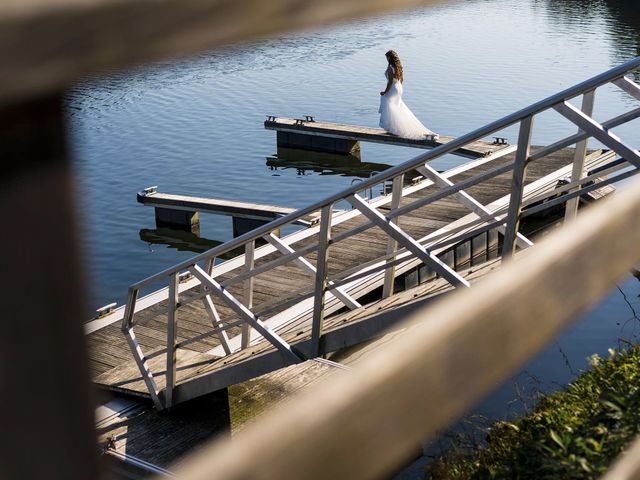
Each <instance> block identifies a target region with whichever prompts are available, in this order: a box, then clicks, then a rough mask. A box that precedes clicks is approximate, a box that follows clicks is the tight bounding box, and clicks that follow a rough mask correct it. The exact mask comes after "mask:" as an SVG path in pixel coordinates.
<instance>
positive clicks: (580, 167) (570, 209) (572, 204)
mask: <svg viewBox="0 0 640 480" xmlns="http://www.w3.org/2000/svg"><path fill="white" fill-rule="evenodd" d="M595 94H596V91H595V90H590V91H588V92H585V94H584V96H583V97H582V113H584V114H585V115H587V116H589V117H590V116H591V115H593V103H594V100H595ZM581 132H582V130H581V129H578V133H581ZM588 141H589V137H586V138H585V139H583V140H580V141H579V142H578V143H576V151H575V154H574V157H573V170H572V171H571V181H572V182H575V181H576V180H580V179H581V178H582V177H584V175H585V171H584V159H585V156H586V154H587V143H588ZM579 202H580V198H579V197H576V198H572V199H571V200H569V201H568V202H567V203H566V207H565V214H564V221H565V222H568V221H571V220H573V219H574V218H576V215H577V214H578V204H579Z"/></svg>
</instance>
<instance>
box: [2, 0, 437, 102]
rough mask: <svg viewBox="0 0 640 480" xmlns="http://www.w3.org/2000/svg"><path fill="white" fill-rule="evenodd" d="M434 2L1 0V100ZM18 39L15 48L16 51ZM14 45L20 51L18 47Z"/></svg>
mask: <svg viewBox="0 0 640 480" xmlns="http://www.w3.org/2000/svg"><path fill="white" fill-rule="evenodd" d="M437 3H442V2H441V0H397V1H396V2H394V3H388V2H385V1H382V0H376V1H369V0H346V1H345V0H236V1H233V2H228V1H224V0H211V1H202V0H162V1H152V0H122V1H112V0H57V1H55V2H51V1H47V0H10V1H8V2H7V1H4V2H0V58H2V60H3V61H2V64H1V65H0V85H2V89H0V103H7V102H10V101H17V100H19V99H24V98H26V97H29V96H31V97H36V96H40V95H42V94H45V93H48V92H52V91H61V90H63V89H64V88H66V87H68V86H69V85H70V84H72V83H73V82H75V81H77V80H79V79H82V78H83V77H85V76H86V75H87V74H89V73H92V72H96V71H104V70H113V69H117V68H123V67H128V66H133V65H136V64H141V63H145V62H152V61H157V60H162V59H165V58H170V57H176V56H184V55H189V54H191V53H194V52H197V51H202V50H209V49H211V48H213V47H217V46H226V45H229V44H230V43H233V42H235V41H239V40H242V41H246V40H249V39H252V38H258V37H260V38H263V37H264V36H265V35H269V34H275V33H278V32H283V31H290V30H294V29H299V28H306V27H311V26H318V25H323V24H329V23H332V22H336V21H345V20H348V19H354V18H357V17H359V16H361V15H367V14H377V13H382V12H389V11H394V10H398V9H400V8H411V7H416V6H418V5H428V4H437ZM16 45H20V49H16ZM18 50H19V51H18Z"/></svg>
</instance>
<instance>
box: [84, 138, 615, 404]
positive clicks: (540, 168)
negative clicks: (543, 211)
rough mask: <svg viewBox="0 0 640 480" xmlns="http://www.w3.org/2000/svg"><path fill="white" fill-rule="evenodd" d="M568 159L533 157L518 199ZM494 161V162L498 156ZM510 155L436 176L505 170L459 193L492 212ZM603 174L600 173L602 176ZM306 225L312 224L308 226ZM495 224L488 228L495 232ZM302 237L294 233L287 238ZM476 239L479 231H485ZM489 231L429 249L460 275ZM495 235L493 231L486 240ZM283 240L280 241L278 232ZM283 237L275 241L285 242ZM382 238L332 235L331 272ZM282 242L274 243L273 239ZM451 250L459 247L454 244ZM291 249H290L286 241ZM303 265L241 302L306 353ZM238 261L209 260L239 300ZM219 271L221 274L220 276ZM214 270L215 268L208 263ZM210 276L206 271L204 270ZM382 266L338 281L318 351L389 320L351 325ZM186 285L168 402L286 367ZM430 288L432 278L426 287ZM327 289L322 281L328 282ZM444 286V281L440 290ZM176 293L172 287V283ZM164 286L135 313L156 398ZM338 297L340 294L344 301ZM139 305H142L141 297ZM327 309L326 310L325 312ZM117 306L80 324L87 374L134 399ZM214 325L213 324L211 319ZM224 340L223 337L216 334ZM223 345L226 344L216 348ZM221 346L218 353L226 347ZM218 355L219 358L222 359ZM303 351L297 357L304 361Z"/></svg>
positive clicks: (361, 222) (410, 226) (422, 219)
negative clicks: (219, 328) (222, 325)
mask: <svg viewBox="0 0 640 480" xmlns="http://www.w3.org/2000/svg"><path fill="white" fill-rule="evenodd" d="M572 158H573V150H561V151H559V152H557V153H556V154H552V155H548V156H546V157H544V158H541V159H540V160H538V161H536V162H532V164H531V166H530V170H529V172H528V177H527V182H526V185H525V192H526V195H525V198H526V197H527V196H532V195H533V196H535V195H539V194H540V193H541V192H545V191H546V192H549V191H553V190H554V188H555V187H556V186H557V185H558V182H559V181H560V180H561V179H564V178H566V177H567V176H568V175H570V166H569V164H570V163H571V161H572ZM612 159H613V154H612V152H604V153H603V152H601V151H597V152H593V153H592V154H591V155H590V156H589V158H588V162H587V165H588V166H589V168H590V169H591V168H596V167H599V166H602V165H606V164H608V163H609V162H611V160H612ZM498 160H500V162H498ZM512 164H513V154H507V155H505V156H503V157H502V158H501V159H500V157H499V158H497V159H496V158H493V159H480V160H476V161H473V162H469V163H467V164H464V165H462V166H460V167H457V168H454V169H452V170H450V171H449V172H445V173H444V174H443V177H445V178H449V179H450V180H451V181H455V182H456V183H460V182H464V181H465V180H467V181H468V180H469V179H473V178H476V177H478V176H479V175H483V174H484V175H487V174H488V173H491V172H496V171H497V172H498V173H499V171H503V173H501V174H499V175H493V176H491V181H490V183H484V184H482V183H481V184H477V185H473V186H471V187H470V188H468V189H465V191H466V193H467V194H468V195H470V196H472V197H473V198H474V199H476V200H477V201H478V202H480V203H481V204H482V205H485V206H487V208H490V209H492V210H493V209H496V210H497V209H500V208H503V209H504V206H505V205H507V204H508V196H509V193H510V190H511V177H512V174H511V167H509V166H510V165H512ZM605 173H606V172H605ZM421 183H423V184H426V185H428V186H426V187H424V188H422V187H421V186H420V185H407V186H404V189H403V192H404V197H403V198H402V201H401V202H400V203H399V205H398V208H402V207H403V206H404V205H409V204H412V203H413V202H416V201H420V200H421V199H425V198H428V197H431V196H433V195H437V193H438V191H439V190H440V188H439V187H437V186H435V185H433V184H432V183H430V182H428V181H426V180H425V181H423V182H421ZM389 197H390V195H386V196H382V197H379V198H378V199H374V201H373V203H375V202H376V201H377V202H378V203H380V202H383V203H384V202H385V201H387V202H388V201H389ZM385 209H386V210H387V211H388V210H389V206H388V205H387V206H386V207H385V206H384V205H382V206H381V210H383V211H384V210H385ZM474 218H475V219H477V215H475V214H470V213H469V209H468V207H466V206H465V205H464V204H462V203H460V202H459V201H457V200H455V199H454V198H442V199H439V200H437V201H435V202H433V203H429V204H427V205H426V206H424V207H422V208H418V209H415V210H413V211H411V212H410V213H407V214H406V215H403V216H402V217H400V220H399V224H400V225H401V227H402V229H403V230H404V231H405V232H407V234H409V235H411V237H413V238H418V239H421V238H425V237H428V236H429V235H433V234H434V233H437V232H443V231H445V230H452V229H454V230H455V228H456V225H458V224H460V223H461V222H462V223H463V224H464V223H465V222H468V221H469V220H470V219H474ZM332 219H333V226H332V232H331V233H332V236H333V238H339V237H340V235H341V234H343V233H345V232H349V231H353V230H354V229H358V228H362V227H363V226H366V225H367V224H369V222H368V221H367V218H366V217H365V216H364V215H362V214H360V212H359V211H358V210H350V211H345V212H338V213H336V214H334V215H333V217H332ZM308 230H311V229H308ZM494 230H495V229H494ZM293 235H294V236H295V235H298V236H300V233H299V232H298V233H296V234H293ZM483 235H484V236H483ZM317 237H318V227H316V228H315V233H314V234H312V235H309V236H307V237H306V238H302V239H301V240H299V241H297V242H292V243H289V245H293V244H294V243H295V248H296V250H297V251H298V252H300V251H304V249H305V247H309V246H312V245H314V244H315V243H317V242H318V238H317ZM491 238H492V237H491V235H489V234H487V232H485V233H484V234H483V233H480V234H478V235H476V236H472V237H469V238H468V239H467V242H468V244H467V247H466V248H462V249H461V248H459V247H460V246H461V245H463V243H460V242H458V244H456V245H453V246H449V247H448V248H445V247H443V248H439V249H438V248H436V249H434V251H435V252H437V253H439V254H440V255H441V256H442V257H443V258H445V257H446V258H445V261H446V262H449V264H450V265H451V267H453V268H454V269H457V270H460V271H461V274H462V277H464V278H466V277H467V276H469V275H471V274H472V273H473V272H474V271H476V270H477V269H475V270H474V269H473V268H472V267H475V266H477V265H479V264H483V263H485V262H486V261H487V260H488V259H490V258H491V257H492V256H493V257H495V255H496V252H495V250H497V244H496V245H493V250H494V251H493V253H492V245H491V241H490V239H491ZM493 238H494V239H495V238H497V237H493ZM285 239H286V237H285ZM285 239H283V240H285ZM388 244H389V239H388V236H387V235H386V234H385V232H384V231H382V230H381V229H380V228H377V227H373V228H369V229H367V230H364V229H363V231H362V232H361V233H356V234H355V235H352V236H350V237H348V238H347V239H345V240H342V241H338V242H336V243H335V244H334V245H332V246H331V249H329V254H328V266H329V268H328V276H329V277H330V278H339V277H340V275H343V276H344V272H350V271H353V270H354V269H356V270H358V266H362V265H367V263H370V262H371V261H372V259H379V258H381V257H383V258H384V256H385V255H386V254H387V249H388ZM269 247H271V250H272V251H273V250H274V248H273V247H272V246H271V245H267V246H264V247H260V248H258V249H256V251H255V260H254V263H253V265H252V268H251V270H253V271H256V270H258V271H259V269H260V268H261V267H263V266H265V265H267V264H269V263H272V262H274V261H276V259H277V256H278V253H279V252H272V253H267V254H265V255H264V256H260V255H259V252H260V250H261V249H267V250H268V249H269ZM279 247H281V248H282V245H279ZM456 247H458V248H457V249H456ZM288 248H291V247H288ZM305 258H306V260H307V262H308V263H309V264H308V265H304V264H301V263H300V262H290V263H287V264H283V265H278V266H276V267H275V268H270V269H268V270H266V271H265V272H264V273H262V274H259V275H256V276H255V277H253V284H252V290H251V294H252V298H251V299H248V300H247V299H246V298H244V300H245V302H246V304H248V305H250V306H251V310H252V311H253V312H255V315H256V317H259V318H261V319H263V321H264V322H265V324H267V325H268V326H269V327H270V328H271V329H272V330H273V331H275V332H277V334H278V335H279V336H280V337H281V338H282V339H284V340H285V341H286V342H287V343H289V344H290V345H292V348H293V349H294V351H297V352H305V351H308V349H309V346H308V343H309V339H310V338H311V334H312V332H311V323H312V317H313V301H312V300H313V298H310V295H309V292H310V291H311V292H312V291H313V287H314V285H313V284H314V278H313V276H310V274H309V273H310V272H309V266H313V265H316V254H315V252H309V254H308V255H305ZM234 263H235V264H236V265H242V266H244V265H245V263H246V258H245V256H240V257H238V258H236V259H233V260H229V261H227V262H224V263H222V264H219V265H217V266H216V267H215V268H217V269H219V272H220V273H218V274H217V275H216V276H215V278H216V281H218V282H220V284H221V285H223V286H225V285H226V287H225V289H226V290H228V291H229V292H230V293H231V294H232V295H233V296H234V297H235V298H243V297H244V296H245V294H246V290H245V288H244V287H245V283H244V282H245V279H241V281H235V282H234V278H237V276H236V275H234V274H233V273H232V272H231V271H230V270H231V266H232V265H233V264H234ZM419 264H420V262H419V261H417V260H415V259H414V261H413V262H407V263H406V264H404V265H398V266H397V267H396V274H397V275H401V274H402V272H403V271H404V272H407V271H409V270H410V269H411V268H416V266H417V265H419ZM225 266H226V269H227V270H229V273H224V270H225ZM214 271H215V269H214ZM212 275H214V274H213V273H212ZM429 275H430V277H431V278H433V277H435V274H434V272H428V273H427V276H429ZM384 277H385V275H384V272H378V273H377V274H373V275H368V276H364V277H363V278H361V279H359V280H358V281H356V282H352V283H351V284H347V285H345V288H344V290H343V293H342V294H341V295H340V294H337V295H336V296H333V297H332V298H330V299H328V300H327V304H326V305H325V324H324V328H325V331H324V337H323V345H324V346H323V351H322V353H327V352H329V351H333V350H337V349H339V348H342V347H345V346H349V345H353V344H355V343H359V342H362V341H364V340H366V339H369V338H372V337H373V336H376V335H379V334H380V333H381V332H382V331H383V330H384V329H385V328H388V327H389V326H390V324H389V323H388V321H382V322H378V323H377V324H376V325H373V326H372V325H371V324H369V325H366V324H364V323H363V322H358V320H360V319H361V318H362V314H358V312H365V311H367V310H366V307H365V306H363V305H361V304H360V303H358V299H360V298H362V297H364V296H365V295H366V294H367V293H369V292H371V291H373V290H375V289H377V288H380V287H381V286H382V285H383V284H384ZM189 282H191V283H193V284H194V285H195V283H194V282H197V280H196V279H194V278H188V277H184V278H182V283H183V287H182V290H181V291H180V293H179V294H180V301H179V304H178V305H177V307H178V308H177V312H176V314H175V315H176V317H177V321H176V325H177V331H176V342H177V344H178V345H179V346H180V348H177V349H176V350H177V351H176V378H175V382H176V383H175V388H174V391H173V399H172V401H173V402H174V403H179V402H181V401H184V400H187V399H189V398H193V397H194V396H198V395H200V394H203V393H207V392H211V391H215V390H218V389H220V388H224V387H226V386H228V385H231V384H235V383H238V382H240V381H244V380H247V379H249V378H253V377H255V376H257V375H261V374H264V373H267V372H269V371H272V370H275V369H277V368H281V367H284V366H286V365H288V364H290V363H292V362H291V360H290V359H287V358H285V357H284V356H283V355H282V354H281V352H280V351H278V350H277V349H276V348H274V346H273V344H272V343H270V342H268V341H265V340H264V339H263V338H262V336H261V335H259V334H257V332H255V330H254V331H253V333H252V336H251V337H250V341H248V342H247V343H246V344H245V345H244V346H243V347H244V348H242V349H240V348H241V345H240V342H241V341H242V340H241V339H242V335H241V331H242V328H241V323H240V321H239V320H240V318H239V315H238V313H237V311H234V309H233V308H232V306H230V305H229V303H226V302H224V301H222V300H220V298H215V297H213V296H208V297H205V296H204V294H203V291H202V288H201V287H200V288H194V287H193V286H192V287H189V285H188V284H189ZM442 284H448V282H446V281H445V280H443V279H440V283H439V284H437V285H439V287H438V288H444V286H443V285H442ZM434 285H436V284H434ZM329 288H330V287H329ZM448 288H452V287H450V286H449V287H448ZM179 289H180V288H179ZM166 290H167V289H164V290H160V291H158V292H155V293H154V294H151V295H150V296H149V297H146V298H142V299H140V301H139V303H140V305H141V306H140V309H141V310H140V311H138V312H137V313H136V317H135V324H134V326H133V328H134V329H135V338H136V341H137V342H138V345H139V348H141V349H142V351H143V352H144V358H145V361H146V362H147V366H148V368H149V371H152V372H154V378H155V381H156V384H157V388H158V391H159V392H160V398H161V400H162V399H163V397H162V395H163V393H162V392H163V391H164V389H165V377H166V368H167V358H166V354H165V353H164V352H165V349H166V345H167V336H168V328H167V326H168V317H169V311H170V309H169V308H168V306H169V302H168V294H167V292H166ZM338 297H342V300H341V299H340V298H338ZM345 297H346V299H347V300H348V301H349V300H350V301H351V302H352V303H353V304H352V305H351V307H352V308H351V310H352V312H351V313H350V314H345V313H342V314H339V313H340V312H341V311H345V310H347V309H346V308H345V306H344V299H345ZM203 298H204V299H205V300H206V299H207V298H210V299H212V301H213V304H214V311H215V312H216V313H215V316H217V317H216V318H218V319H225V320H224V321H225V322H227V325H233V323H234V322H235V323H236V324H235V326H231V327H230V328H229V329H227V331H226V332H227V334H228V336H227V337H226V338H225V341H224V342H222V343H221V336H220V335H219V333H220V332H217V334H212V319H211V318H212V316H211V314H212V309H211V304H209V305H207V302H206V301H203ZM145 302H146V303H145ZM332 314H333V316H332ZM122 315H123V312H122V311H120V312H119V315H118V312H114V313H112V314H110V316H109V318H103V319H99V320H96V321H94V322H92V323H91V324H89V325H88V326H87V328H88V331H89V332H90V333H89V334H88V342H89V347H90V348H89V355H90V362H91V363H90V365H91V373H92V379H93V381H94V383H96V384H97V385H99V386H101V387H104V388H107V389H110V390H114V391H120V392H124V393H128V394H132V395H138V396H143V397H148V396H149V395H150V394H149V391H148V386H147V385H146V383H145V381H144V379H143V377H142V376H141V374H140V371H139V366H138V365H137V364H136V362H135V361H134V359H133V358H132V354H131V350H130V347H129V345H128V344H127V340H126V338H125V336H124V335H123V333H122V331H121V328H120V322H119V321H118V320H119V319H120V318H122ZM214 325H215V324H214ZM222 338H224V337H222ZM223 343H226V344H227V345H226V346H224V345H223ZM225 350H226V351H225ZM225 353H226V355H225ZM304 356H305V355H304V354H303V355H301V358H304Z"/></svg>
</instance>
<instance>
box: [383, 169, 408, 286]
mask: <svg viewBox="0 0 640 480" xmlns="http://www.w3.org/2000/svg"><path fill="white" fill-rule="evenodd" d="M403 184H404V174H403V175H398V176H397V177H395V178H394V179H393V187H392V189H391V206H390V207H391V210H394V209H396V208H398V207H399V206H400V200H401V199H402V187H403ZM399 218H400V217H394V218H393V220H391V221H392V222H393V223H394V224H396V225H398V220H399ZM397 248H398V242H397V241H396V240H395V239H394V238H393V237H389V243H388V244H387V255H391V254H392V253H393V252H395V251H396V249H397ZM395 259H396V256H395V255H394V256H392V257H389V259H388V260H387V265H389V264H393V262H394V261H395ZM395 278H396V267H395V265H392V266H390V267H387V269H386V270H385V272H384V285H383V287H382V298H387V297H389V296H391V295H393V282H394V280H395Z"/></svg>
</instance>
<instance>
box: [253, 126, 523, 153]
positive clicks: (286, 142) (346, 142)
mask: <svg viewBox="0 0 640 480" xmlns="http://www.w3.org/2000/svg"><path fill="white" fill-rule="evenodd" d="M264 128H266V129H267V130H276V131H277V132H278V147H285V148H294V149H295V148H297V149H301V150H312V151H324V152H332V153H350V152H352V151H353V150H354V149H355V150H358V149H359V146H358V145H357V142H373V143H384V144H386V145H399V146H402V147H413V148H423V149H431V148H435V147H438V146H440V145H443V144H445V143H448V142H450V141H451V140H453V139H454V137H451V136H449V135H440V136H439V138H438V139H437V140H432V139H427V140H413V139H410V138H402V137H397V136H395V135H392V134H390V133H388V132H387V131H385V130H383V129H382V128H371V127H362V126H358V125H345V124H341V123H333V122H322V121H316V120H315V119H313V117H309V116H308V117H307V119H304V120H303V119H296V118H287V117H274V116H269V117H267V120H266V121H265V122H264ZM507 150H508V151H510V152H511V151H514V150H515V146H513V145H509V144H507V143H506V142H505V140H504V139H503V138H500V137H496V140H495V141H494V142H485V141H481V140H477V141H475V142H472V143H469V144H467V145H465V146H464V147H461V148H459V149H458V150H456V151H454V152H452V153H453V154H455V155H460V156H463V157H468V158H478V157H485V156H488V155H491V154H494V153H498V152H501V153H504V152H505V151H507Z"/></svg>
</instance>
